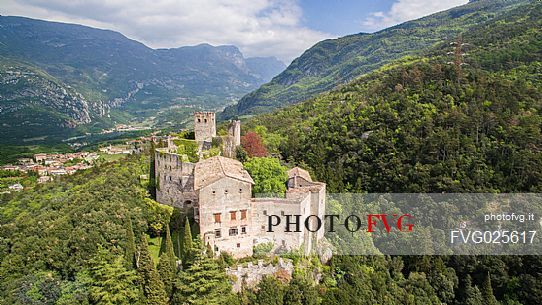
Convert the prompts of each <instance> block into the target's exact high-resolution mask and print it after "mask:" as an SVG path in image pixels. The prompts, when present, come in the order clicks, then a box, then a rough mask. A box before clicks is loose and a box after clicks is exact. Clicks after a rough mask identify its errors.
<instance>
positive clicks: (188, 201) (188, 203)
mask: <svg viewBox="0 0 542 305" xmlns="http://www.w3.org/2000/svg"><path fill="white" fill-rule="evenodd" d="M191 204H192V201H191V200H186V201H185V202H184V205H191Z"/></svg>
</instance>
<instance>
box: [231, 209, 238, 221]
mask: <svg viewBox="0 0 542 305" xmlns="http://www.w3.org/2000/svg"><path fill="white" fill-rule="evenodd" d="M230 219H231V220H237V211H231V212H230Z"/></svg>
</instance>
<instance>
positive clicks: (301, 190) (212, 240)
mask: <svg viewBox="0 0 542 305" xmlns="http://www.w3.org/2000/svg"><path fill="white" fill-rule="evenodd" d="M194 118H195V121H196V122H195V124H196V123H201V125H200V126H199V127H195V129H194V131H195V138H196V141H198V143H203V142H208V141H207V140H208V139H209V138H208V136H210V135H212V133H213V132H214V133H215V134H216V128H215V127H211V126H209V122H210V120H211V118H212V124H214V114H213V115H212V116H211V115H209V113H204V114H203V115H202V114H201V113H196V114H195V116H194ZM205 119H207V121H206V122H205V121H204V120H205ZM198 120H200V121H198ZM200 133H203V134H200ZM214 138H216V136H214V137H211V141H212V140H213V139H214ZM221 139H222V140H223V142H222V144H223V147H222V154H223V155H222V156H214V157H210V158H207V159H200V161H199V162H196V163H191V162H183V156H181V155H179V154H177V153H176V148H175V146H174V144H172V143H171V142H172V141H167V143H168V147H166V148H161V149H157V151H156V154H155V169H156V173H155V174H156V178H157V190H156V194H157V201H158V202H160V203H163V204H168V205H172V206H175V207H178V208H181V209H184V210H185V211H187V212H190V213H194V219H195V220H196V221H197V222H198V224H199V228H200V236H201V238H202V240H203V241H204V244H206V245H207V244H208V245H210V246H211V248H212V249H214V251H215V253H216V254H218V253H220V252H222V251H226V252H229V253H231V254H232V255H233V256H234V257H245V256H250V255H252V252H253V247H254V246H255V245H258V244H261V243H273V250H274V251H278V250H292V249H303V250H304V251H305V253H309V252H311V251H314V250H315V249H316V247H317V245H318V242H319V240H321V239H322V238H323V234H324V230H318V231H316V232H311V231H309V230H307V229H306V227H305V225H304V222H305V219H307V218H309V223H310V226H309V227H310V228H315V227H316V223H315V222H316V219H315V217H312V218H311V217H310V216H311V215H316V216H318V217H319V218H320V219H323V217H324V213H325V195H326V186H325V184H324V183H321V182H315V181H312V179H311V177H310V175H309V173H308V172H307V171H305V170H303V169H301V168H298V167H296V168H293V169H291V170H290V171H288V181H285V183H286V184H287V191H286V195H285V197H284V198H274V197H273V198H253V197H252V186H253V185H254V181H253V180H252V178H251V177H250V175H249V173H248V172H247V171H246V170H245V169H244V168H243V165H242V163H241V162H239V161H237V160H235V159H232V158H231V157H232V156H233V152H234V151H235V148H236V147H237V146H239V145H240V123H239V121H233V122H231V123H230V126H229V128H228V136H226V137H221ZM225 143H227V144H225ZM169 145H172V147H169ZM200 149H205V146H204V145H203V146H200ZM224 155H226V156H228V157H226V156H224ZM229 157H230V158H229ZM271 215H276V216H278V217H279V218H281V219H282V222H283V223H284V222H285V217H286V216H287V215H297V216H295V217H299V221H298V222H299V230H295V231H294V232H285V226H284V225H281V226H277V227H276V228H275V230H274V232H269V228H268V226H267V224H268V221H269V217H270V216H271ZM291 217H294V216H291Z"/></svg>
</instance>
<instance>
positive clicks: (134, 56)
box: [0, 16, 284, 142]
mask: <svg viewBox="0 0 542 305" xmlns="http://www.w3.org/2000/svg"><path fill="white" fill-rule="evenodd" d="M0 62H1V63H2V66H0V75H1V77H2V79H1V81H2V83H1V85H2V88H1V89H0V115H2V116H3V117H2V119H4V117H5V118H6V121H4V120H2V122H3V123H4V122H5V125H4V126H3V127H4V128H3V134H2V139H1V140H2V142H18V141H19V142H20V141H21V140H22V139H25V138H27V139H29V138H33V137H42V136H49V137H54V136H55V135H57V134H60V133H64V134H65V136H67V135H69V131H70V129H69V128H66V127H68V126H69V127H73V126H75V125H79V124H83V123H89V122H93V123H100V122H102V121H104V122H106V121H109V122H112V121H115V120H118V121H122V120H124V121H126V120H129V119H141V120H143V119H145V118H148V117H156V116H158V117H160V116H161V112H166V114H164V115H163V116H166V118H164V119H162V121H164V120H166V119H169V118H168V117H167V111H170V112H175V111H178V110H176V109H177V108H179V107H196V108H198V107H203V108H207V109H214V108H220V107H223V106H225V105H226V104H227V103H231V102H232V100H234V99H237V98H239V97H241V96H242V95H244V94H245V93H247V92H249V91H251V90H254V89H255V88H257V86H259V85H260V84H262V83H264V82H266V81H268V80H270V79H271V76H270V75H275V74H276V73H279V72H280V71H282V69H283V68H284V65H283V64H282V63H281V62H280V61H278V60H277V59H275V58H254V59H247V58H245V57H244V56H243V54H241V52H240V51H239V49H237V47H235V46H216V47H215V46H211V45H208V44H201V45H197V46H189V47H180V48H173V49H151V48H149V47H147V46H145V45H143V44H142V43H139V42H137V41H134V40H131V39H128V38H127V37H125V36H123V35H122V34H120V33H117V32H113V31H109V30H100V29H95V28H90V27H86V26H81V25H75V24H65V23H58V22H49V21H43V20H35V19H30V18H23V17H13V16H0ZM21 67H24V68H23V70H24V69H31V70H33V71H34V72H33V73H35V74H36V75H41V76H43V75H47V79H49V80H51V79H54V83H55V85H52V83H50V82H49V83H48V82H45V81H43V80H39V81H38V80H35V78H36V77H34V76H33V77H32V78H33V80H29V79H26V77H27V76H28V75H27V74H17V73H11V72H17V71H18V70H19V69H20V68H21ZM36 82H39V83H40V85H39V86H38V87H39V88H37V87H34V85H33V84H35V83H36ZM49 85H51V86H49ZM58 86H60V87H62V88H64V89H66V91H68V92H69V93H68V94H64V95H65V96H60V95H58V94H51V95H49V94H48V93H49V92H54V91H56V90H57V89H55V87H58ZM6 90H7V91H9V92H6ZM38 90H40V93H39V95H36V94H34V93H36V92H37V91H38ZM30 92H33V93H30ZM74 94H75V95H76V96H77V98H76V99H75V100H74V101H73V102H68V100H73V98H72V97H73V96H74ZM70 95H72V96H70ZM62 103H65V109H62V107H60V106H61V104H62ZM14 104H17V105H18V106H17V107H13V105H14ZM191 109H192V108H191ZM84 112H86V114H85V117H84V118H82V117H81V113H84ZM182 115H183V114H182V113H181V114H179V115H178V117H177V121H182V120H183V119H184V118H186V117H182ZM159 122H160V120H157V123H159ZM102 126H103V124H102Z"/></svg>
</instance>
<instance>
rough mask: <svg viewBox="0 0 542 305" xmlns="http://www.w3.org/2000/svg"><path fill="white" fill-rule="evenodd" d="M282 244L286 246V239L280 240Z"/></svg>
mask: <svg viewBox="0 0 542 305" xmlns="http://www.w3.org/2000/svg"><path fill="white" fill-rule="evenodd" d="M282 246H283V247H286V241H285V240H284V239H283V240H282Z"/></svg>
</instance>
